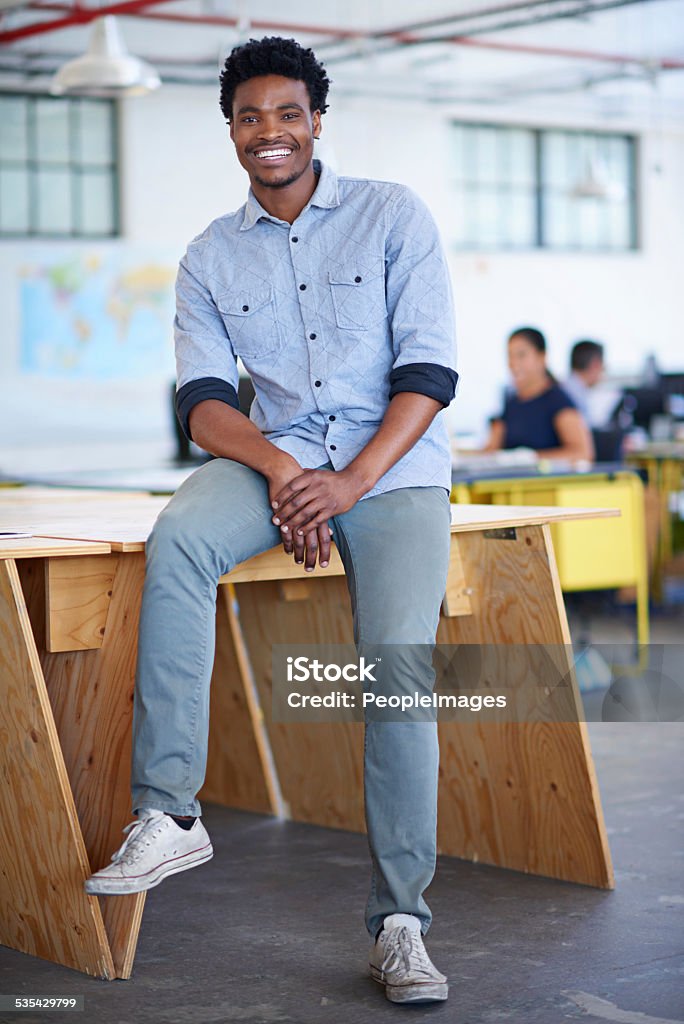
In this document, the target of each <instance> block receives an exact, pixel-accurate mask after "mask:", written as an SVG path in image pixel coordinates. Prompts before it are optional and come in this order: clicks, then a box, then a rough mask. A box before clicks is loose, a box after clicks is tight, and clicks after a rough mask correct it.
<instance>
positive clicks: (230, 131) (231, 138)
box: [228, 120, 235, 142]
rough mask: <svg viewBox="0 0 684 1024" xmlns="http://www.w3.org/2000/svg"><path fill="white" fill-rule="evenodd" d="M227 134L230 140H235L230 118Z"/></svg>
mask: <svg viewBox="0 0 684 1024" xmlns="http://www.w3.org/2000/svg"><path fill="white" fill-rule="evenodd" d="M228 134H229V135H230V141H231V142H235V132H234V131H233V122H232V120H231V121H230V122H229V124H228Z"/></svg>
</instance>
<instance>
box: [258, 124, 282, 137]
mask: <svg viewBox="0 0 684 1024" xmlns="http://www.w3.org/2000/svg"><path fill="white" fill-rule="evenodd" d="M259 135H260V136H261V138H262V139H277V138H278V137H279V136H280V135H282V126H281V125H280V124H279V123H278V122H277V121H275V122H270V121H262V122H261V126H260V128H259Z"/></svg>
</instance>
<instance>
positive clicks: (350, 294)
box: [328, 263, 387, 331]
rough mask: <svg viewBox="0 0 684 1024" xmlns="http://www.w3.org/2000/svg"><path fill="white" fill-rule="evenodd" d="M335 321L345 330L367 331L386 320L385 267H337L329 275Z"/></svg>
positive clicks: (379, 265)
mask: <svg viewBox="0 0 684 1024" xmlns="http://www.w3.org/2000/svg"><path fill="white" fill-rule="evenodd" d="M328 283H329V285H330V291H331V293H332V303H333V309H334V311H335V322H336V323H337V326H338V327H341V328H342V330H346V331H368V330H370V328H371V327H376V326H377V325H378V324H380V323H382V321H383V320H385V319H386V318H387V302H386V299H385V266H384V263H380V264H378V265H377V266H375V267H372V268H371V269H365V270H363V269H360V268H356V267H350V268H349V269H347V268H340V269H339V270H331V271H329V273H328Z"/></svg>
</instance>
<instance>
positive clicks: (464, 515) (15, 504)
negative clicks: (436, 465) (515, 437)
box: [0, 487, 619, 558]
mask: <svg viewBox="0 0 684 1024" xmlns="http://www.w3.org/2000/svg"><path fill="white" fill-rule="evenodd" d="M168 501H169V499H168V497H155V496H152V495H147V494H140V493H130V494H122V493H121V492H120V491H119V492H116V493H115V494H113V495H110V494H108V493H107V492H104V493H103V492H102V491H90V492H81V491H70V492H65V491H64V490H61V489H60V490H58V491H56V492H52V491H50V489H49V488H40V489H37V488H31V487H17V488H7V489H2V490H1V491H0V530H18V531H19V530H20V531H22V532H23V533H27V534H30V535H31V536H30V538H28V540H27V541H26V542H25V544H26V548H25V553H23V554H22V553H21V541H20V540H16V541H11V540H9V541H6V543H5V545H4V547H2V548H0V557H3V558H9V557H18V558H20V557H29V556H30V552H31V550H37V549H38V545H36V544H35V543H28V541H31V542H34V541H36V540H37V539H38V538H54V539H60V538H61V539H63V540H69V541H89V542H97V543H99V544H100V545H101V546H102V545H104V546H105V548H106V546H107V545H109V546H110V548H111V550H112V551H142V550H143V549H144V546H145V541H146V539H147V537H148V536H149V534H150V531H151V530H152V527H153V525H154V522H155V520H156V518H157V516H158V515H159V513H160V512H161V510H162V509H163V508H164V506H165V505H166V504H168ZM615 515H619V512H618V510H617V509H610V508H560V507H545V506H542V507H539V506H527V505H519V506H515V505H452V507H451V531H452V533H466V532H472V531H478V530H489V529H497V528H500V527H510V526H526V525H538V524H541V523H554V522H559V521H563V520H570V519H595V518H603V517H606V516H615ZM7 545H11V550H13V551H14V552H15V553H16V554H15V555H11V554H8V553H6V552H5V548H6V547H7ZM58 547H59V546H56V547H55V550H54V553H55V554H58V553H60V552H59V551H58ZM46 553H47V552H46ZM64 553H66V552H64ZM69 553H74V554H78V553H83V554H96V553H98V552H96V551H86V550H85V549H80V550H79V549H74V550H73V552H69ZM34 557H35V555H34Z"/></svg>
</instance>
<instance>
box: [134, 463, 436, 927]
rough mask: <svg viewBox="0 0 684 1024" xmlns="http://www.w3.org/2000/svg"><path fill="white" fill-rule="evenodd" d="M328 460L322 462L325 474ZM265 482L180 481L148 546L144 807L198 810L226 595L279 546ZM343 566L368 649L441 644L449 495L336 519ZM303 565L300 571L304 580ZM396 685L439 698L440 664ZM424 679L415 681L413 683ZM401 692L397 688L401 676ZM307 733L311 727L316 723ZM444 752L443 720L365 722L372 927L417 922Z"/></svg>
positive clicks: (210, 475)
mask: <svg viewBox="0 0 684 1024" xmlns="http://www.w3.org/2000/svg"><path fill="white" fill-rule="evenodd" d="M329 465H330V464H327V466H325V467H321V468H326V469H327V468H329ZM271 515H272V512H271V509H270V505H269V500H268V488H267V484H266V480H265V478H264V477H263V476H262V475H261V474H260V473H258V472H256V471H255V470H253V469H250V468H249V467H247V466H243V465H242V464H241V463H238V462H233V461H232V460H230V459H214V460H213V461H211V462H208V463H206V464H205V465H204V466H202V467H201V468H200V469H198V470H196V471H195V472H194V473H193V474H192V475H191V476H190V477H188V479H187V480H186V481H185V482H184V483H183V484H182V486H181V487H180V488H179V489H178V491H177V492H176V493H175V494H174V496H173V497H172V498H171V500H170V502H169V504H168V505H167V506H166V508H165V509H164V510H163V511H162V513H161V514H160V516H159V518H158V519H157V522H156V524H155V526H154V529H153V531H152V533H151V535H150V537H149V540H148V542H147V548H146V574H145V586H144V591H143V602H142V609H141V614H140V631H139V646H138V664H137V677H136V687H135V700H134V708H133V759H132V773H131V784H132V799H133V809H134V811H135V812H138V811H140V810H143V809H145V808H157V809H159V810H163V811H169V812H171V813H172V814H192V815H199V814H200V813H201V808H200V804H199V802H198V800H197V792H198V791H199V789H200V788H201V786H202V783H203V781H204V775H205V770H206V760H207V741H208V732H209V686H210V680H211V673H212V668H213V661H214V644H215V614H216V588H217V582H218V579H219V576H221V575H223V573H226V572H228V571H229V570H230V569H231V568H233V566H235V565H236V564H237V563H238V562H242V561H244V560H245V559H247V558H250V557H251V556H252V555H256V554H258V553H259V552H261V551H266V550H267V549H268V548H272V547H274V546H275V545H277V544H279V543H280V531H279V529H278V527H277V526H275V525H274V524H273V523H272V522H271ZM330 525H331V528H332V530H333V540H334V542H335V544H336V546H337V548H338V550H339V553H340V556H341V558H342V561H343V563H344V567H345V571H346V576H347V583H348V587H349V593H350V597H351V605H352V614H353V620H354V639H355V642H356V645H357V648H358V649H359V651H361V650H363V649H364V648H365V647H366V646H368V647H369V648H372V647H373V645H377V644H401V645H404V646H403V647H402V648H401V650H403V651H406V650H407V649H410V648H406V646H405V645H420V646H419V647H416V648H415V650H416V651H420V650H422V651H423V652H424V651H426V650H427V651H428V653H429V650H430V648H429V647H426V645H432V644H434V641H435V633H436V630H437V623H438V621H439V610H440V605H441V602H442V598H443V596H444V592H445V589H446V576H447V569H448V563H449V541H450V535H449V496H448V493H447V491H446V490H445V489H444V488H442V487H406V488H401V489H398V490H392V491H388V492H386V493H384V494H380V495H377V496H374V497H371V498H365V499H363V500H361V501H359V502H357V503H356V505H354V507H353V508H351V509H350V510H349V511H348V512H344V513H343V514H342V515H339V516H335V517H333V518H332V519H331V520H330ZM304 575H305V574H304V571H303V570H302V576H304ZM384 669H385V675H386V674H387V672H389V673H390V674H391V673H392V672H394V673H395V675H396V689H397V690H400V689H402V688H403V689H406V688H409V689H410V691H411V692H413V691H414V690H416V689H417V688H418V689H425V691H426V692H430V691H431V690H432V686H433V685H434V672H433V669H432V662H431V658H430V657H425V655H424V654H418V655H417V657H416V658H410V659H407V658H406V657H405V656H402V655H401V654H398V655H397V660H396V664H395V665H394V666H393V665H392V664H390V665H389V666H387V665H385V666H384ZM417 676H418V677H419V678H417ZM392 682H393V683H394V682H395V680H392ZM311 728H315V725H312V726H311ZM438 760H439V750H438V741H437V726H436V723H434V722H425V721H423V722H411V721H367V722H366V725H365V744H364V796H365V813H366V823H367V827H368V841H369V846H370V853H371V867H372V872H371V891H370V897H369V900H368V905H367V908H366V915H365V919H366V927H367V928H368V931H369V932H370V933H371V935H375V933H376V932H377V931H378V929H379V928H380V927H381V926H382V921H383V919H384V917H385V916H386V915H388V914H393V913H406V914H414V915H415V916H416V917H418V918H420V920H421V926H422V929H423V932H426V931H427V929H428V927H429V925H430V921H431V913H430V910H429V908H428V906H427V903H426V902H425V900H424V898H423V892H424V890H425V889H426V888H427V886H428V885H429V884H430V882H431V880H432V877H433V875H434V870H435V856H436V830H437V773H438Z"/></svg>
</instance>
